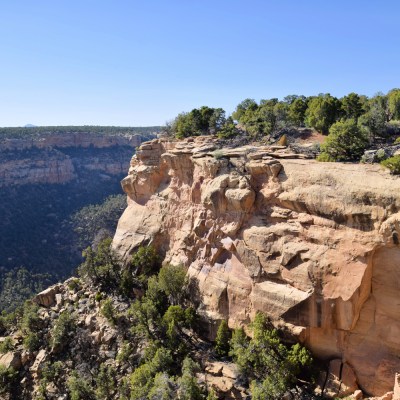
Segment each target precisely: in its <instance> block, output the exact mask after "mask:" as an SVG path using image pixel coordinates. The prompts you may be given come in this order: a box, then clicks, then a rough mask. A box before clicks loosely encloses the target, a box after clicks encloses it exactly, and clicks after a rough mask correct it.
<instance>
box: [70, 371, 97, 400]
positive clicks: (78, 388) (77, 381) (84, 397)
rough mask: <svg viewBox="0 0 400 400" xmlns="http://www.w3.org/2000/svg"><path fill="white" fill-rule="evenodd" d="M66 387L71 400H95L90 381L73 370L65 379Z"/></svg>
mask: <svg viewBox="0 0 400 400" xmlns="http://www.w3.org/2000/svg"><path fill="white" fill-rule="evenodd" d="M67 388H68V391H69V394H70V397H71V400H97V399H96V394H95V392H94V390H93V388H92V386H91V385H90V383H89V382H88V381H87V380H86V379H83V378H81V377H79V375H78V373H76V372H74V373H73V374H72V376H70V377H69V378H68V380H67Z"/></svg>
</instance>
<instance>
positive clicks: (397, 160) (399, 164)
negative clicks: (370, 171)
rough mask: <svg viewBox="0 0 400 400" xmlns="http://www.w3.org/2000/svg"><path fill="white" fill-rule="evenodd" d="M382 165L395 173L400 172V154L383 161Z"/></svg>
mask: <svg viewBox="0 0 400 400" xmlns="http://www.w3.org/2000/svg"><path fill="white" fill-rule="evenodd" d="M381 165H383V166H384V167H386V168H388V169H389V170H390V172H391V173H392V174H393V175H398V174H400V155H396V156H393V157H390V158H387V159H386V160H383V161H382V162H381Z"/></svg>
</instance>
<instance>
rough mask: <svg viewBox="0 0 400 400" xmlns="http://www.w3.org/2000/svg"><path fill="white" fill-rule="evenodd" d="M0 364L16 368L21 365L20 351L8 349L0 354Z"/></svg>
mask: <svg viewBox="0 0 400 400" xmlns="http://www.w3.org/2000/svg"><path fill="white" fill-rule="evenodd" d="M0 365H1V366H3V367H5V368H10V367H12V368H14V369H16V370H18V369H20V368H21V367H22V362H21V353H20V352H18V351H9V352H8V353H5V354H2V355H1V356H0Z"/></svg>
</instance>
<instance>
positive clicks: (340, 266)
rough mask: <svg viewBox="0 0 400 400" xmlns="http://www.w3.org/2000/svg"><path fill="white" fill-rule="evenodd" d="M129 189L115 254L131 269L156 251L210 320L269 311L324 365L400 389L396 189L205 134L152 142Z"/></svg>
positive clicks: (368, 174)
mask: <svg viewBox="0 0 400 400" xmlns="http://www.w3.org/2000/svg"><path fill="white" fill-rule="evenodd" d="M122 186H123V189H124V191H125V192H126V193H127V195H128V207H127V209H126V210H125V212H124V214H123V216H122V217H121V219H120V221H119V225H118V228H117V232H116V234H115V237H114V242H113V243H114V248H115V249H116V250H117V251H118V252H119V253H120V254H121V255H122V256H123V257H124V259H125V260H129V257H130V254H131V253H132V252H133V250H134V249H135V248H137V247H138V246H139V245H141V244H149V243H151V244H153V245H154V246H156V248H157V249H158V250H159V251H160V252H161V253H162V254H163V255H165V261H166V262H170V263H174V264H184V265H185V266H187V268H188V275H189V276H190V277H191V278H193V282H194V283H195V284H196V285H197V289H198V295H199V312H200V313H201V314H202V315H203V317H204V318H205V319H206V320H209V321H213V320H221V319H227V320H228V322H229V325H230V326H231V327H237V326H246V325H247V324H248V323H249V322H250V321H251V320H252V318H253V316H254V314H255V312H256V311H258V310H260V311H262V312H264V313H266V314H267V315H268V316H269V317H270V318H271V319H272V320H273V321H274V323H275V324H276V325H277V326H280V327H281V328H283V329H285V330H286V331H287V333H288V334H290V335H292V336H294V337H296V338H297V339H298V340H300V341H301V342H302V343H304V344H305V345H306V346H307V347H308V348H309V349H311V351H312V352H313V353H314V355H315V356H317V357H320V358H322V359H326V360H329V359H340V360H341V364H340V361H339V364H340V365H341V366H343V365H344V366H345V368H346V371H347V370H349V371H350V370H351V369H353V370H354V371H355V375H356V379H357V383H358V385H359V387H360V388H361V389H362V390H363V391H364V392H366V393H367V394H372V395H378V396H381V395H383V394H384V393H385V392H387V391H390V390H393V382H394V377H395V374H396V373H397V372H400V358H399V356H400V297H399V289H400V268H399V262H400V247H399V234H400V212H399V210H400V179H399V178H397V177H394V176H391V175H390V174H389V173H388V172H387V171H385V170H383V169H382V168H381V167H380V166H377V165H361V164H360V165H359V164H339V163H319V162H316V161H314V160H306V159H303V157H302V156H301V155H298V154H293V153H289V152H288V150H286V149H284V148H281V147H270V146H269V147H268V146H258V147H255V146H244V147H241V148H231V149H229V148H228V149H227V148H225V149H218V143H217V141H216V139H212V138H207V137H199V138H195V139H193V138H190V139H186V140H185V141H183V142H170V141H167V140H166V139H157V140H153V141H151V142H147V143H145V144H142V146H141V147H140V148H139V150H138V151H137V155H136V156H135V157H134V158H133V159H132V162H131V168H130V170H129V175H128V176H127V177H126V178H125V179H124V180H123V181H122ZM210 326H211V329H210V335H213V334H214V333H215V332H212V324H210ZM340 368H342V367H340ZM349 374H350V372H349ZM350 375H351V374H350ZM350 375H349V376H350Z"/></svg>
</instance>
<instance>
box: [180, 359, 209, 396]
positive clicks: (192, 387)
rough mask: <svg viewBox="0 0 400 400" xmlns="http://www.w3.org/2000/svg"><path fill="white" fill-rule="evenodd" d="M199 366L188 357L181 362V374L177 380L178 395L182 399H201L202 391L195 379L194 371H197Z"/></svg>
mask: <svg viewBox="0 0 400 400" xmlns="http://www.w3.org/2000/svg"><path fill="white" fill-rule="evenodd" d="M199 370H200V366H199V364H197V363H196V362H194V361H193V360H192V359H191V358H190V357H186V358H185V359H184V360H183V364H182V376H181V377H180V378H179V380H178V384H179V386H180V388H179V389H180V391H179V392H180V396H179V398H180V399H182V400H201V399H203V393H202V391H201V389H200V386H199V384H198V383H197V379H196V372H199Z"/></svg>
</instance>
